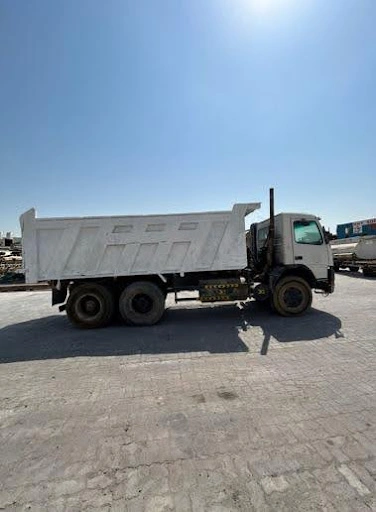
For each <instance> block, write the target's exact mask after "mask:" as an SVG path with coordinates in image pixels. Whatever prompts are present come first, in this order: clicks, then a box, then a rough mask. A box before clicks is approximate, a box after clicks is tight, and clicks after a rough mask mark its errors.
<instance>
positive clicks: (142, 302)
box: [132, 293, 154, 315]
mask: <svg viewBox="0 0 376 512" xmlns="http://www.w3.org/2000/svg"><path fill="white" fill-rule="evenodd" d="M153 304H154V302H153V299H152V298H151V297H150V296H149V295H146V293H138V294H137V295H135V296H134V297H133V299H132V308H133V310H134V311H135V312H136V313H139V314H140V315H145V314H147V313H149V312H150V311H151V310H152V309H153Z"/></svg>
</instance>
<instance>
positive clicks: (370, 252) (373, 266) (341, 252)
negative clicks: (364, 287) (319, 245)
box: [330, 235, 376, 277]
mask: <svg viewBox="0 0 376 512" xmlns="http://www.w3.org/2000/svg"><path fill="white" fill-rule="evenodd" d="M330 246H331V249H332V253H333V261H334V268H335V270H336V271H338V270H340V269H344V268H348V269H349V270H351V271H352V272H358V270H360V269H361V270H362V271H363V275H364V276H365V277H376V236H375V235H368V236H353V237H349V238H341V239H338V240H333V241H332V242H330Z"/></svg>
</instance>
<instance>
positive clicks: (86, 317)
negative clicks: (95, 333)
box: [66, 283, 115, 329]
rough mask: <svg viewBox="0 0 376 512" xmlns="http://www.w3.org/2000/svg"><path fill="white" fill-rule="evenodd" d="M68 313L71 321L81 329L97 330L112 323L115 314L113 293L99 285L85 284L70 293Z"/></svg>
mask: <svg viewBox="0 0 376 512" xmlns="http://www.w3.org/2000/svg"><path fill="white" fill-rule="evenodd" d="M66 311H67V315H68V318H69V320H70V321H71V322H72V324H74V325H75V326H76V327H80V328H81V329H96V328H99V327H104V326H106V325H108V324H109V323H110V321H111V320H112V318H113V316H114V313H115V300H114V296H113V294H112V293H111V291H110V290H109V289H108V288H106V287H105V286H103V285H101V284H97V283H83V284H80V285H78V286H76V287H75V288H73V290H72V291H71V292H70V294H69V298H68V301H67V306H66Z"/></svg>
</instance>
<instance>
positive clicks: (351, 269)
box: [349, 265, 359, 272]
mask: <svg viewBox="0 0 376 512" xmlns="http://www.w3.org/2000/svg"><path fill="white" fill-rule="evenodd" d="M349 270H350V272H358V270H359V267H357V266H356V265H349Z"/></svg>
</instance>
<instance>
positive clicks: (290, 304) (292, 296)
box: [282, 285, 304, 310]
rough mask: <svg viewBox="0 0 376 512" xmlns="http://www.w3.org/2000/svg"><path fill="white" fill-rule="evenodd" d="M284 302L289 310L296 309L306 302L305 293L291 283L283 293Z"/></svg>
mask: <svg viewBox="0 0 376 512" xmlns="http://www.w3.org/2000/svg"><path fill="white" fill-rule="evenodd" d="M282 300H283V303H284V305H285V307H286V309H288V310H295V309H298V308H300V307H301V305H302V304H303V302H304V294H303V292H302V290H301V289H300V288H298V287H297V286H291V285H289V286H288V287H287V288H285V290H283V293H282Z"/></svg>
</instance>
